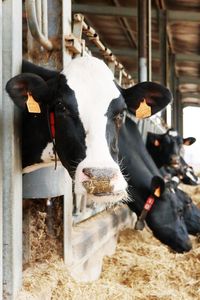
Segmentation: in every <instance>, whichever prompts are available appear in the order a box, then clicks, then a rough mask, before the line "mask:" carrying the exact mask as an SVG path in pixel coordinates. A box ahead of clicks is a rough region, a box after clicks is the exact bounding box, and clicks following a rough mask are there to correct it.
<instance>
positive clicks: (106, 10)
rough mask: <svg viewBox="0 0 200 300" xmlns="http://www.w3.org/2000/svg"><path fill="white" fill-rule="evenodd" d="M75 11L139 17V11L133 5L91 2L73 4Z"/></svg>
mask: <svg viewBox="0 0 200 300" xmlns="http://www.w3.org/2000/svg"><path fill="white" fill-rule="evenodd" d="M72 11H73V13H83V14H86V15H87V14H94V15H103V16H116V17H127V18H128V17H129V18H130V17H137V11H136V10H135V9H134V8H133V7H122V6H120V7H116V6H111V5H110V6H109V5H106V6H103V5H101V6H98V5H89V4H73V5H72Z"/></svg>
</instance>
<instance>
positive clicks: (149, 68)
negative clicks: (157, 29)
mask: <svg viewBox="0 0 200 300" xmlns="http://www.w3.org/2000/svg"><path fill="white" fill-rule="evenodd" d="M151 41H152V36H151V0H147V79H148V81H151V78H152V44H151Z"/></svg>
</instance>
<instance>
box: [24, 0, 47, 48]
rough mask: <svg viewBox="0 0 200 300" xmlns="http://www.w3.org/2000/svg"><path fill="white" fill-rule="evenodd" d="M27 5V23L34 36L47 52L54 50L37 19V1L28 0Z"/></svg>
mask: <svg viewBox="0 0 200 300" xmlns="http://www.w3.org/2000/svg"><path fill="white" fill-rule="evenodd" d="M25 5H26V13H27V21H28V25H29V29H30V32H31V34H32V36H33V37H34V39H35V40H36V41H37V42H38V43H40V44H41V45H42V46H43V47H44V48H45V49H46V50H52V49H53V45H52V42H51V41H50V40H48V39H47V38H46V37H45V36H44V35H43V34H42V32H41V31H40V29H39V26H38V22H37V17H36V10H35V0H26V2H25Z"/></svg>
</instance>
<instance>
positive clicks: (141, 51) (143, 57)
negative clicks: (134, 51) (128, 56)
mask: <svg viewBox="0 0 200 300" xmlns="http://www.w3.org/2000/svg"><path fill="white" fill-rule="evenodd" d="M146 3H147V2H146V0H143V1H141V0H138V2H137V6H138V37H139V40H138V80H139V82H142V81H146V80H147V5H146Z"/></svg>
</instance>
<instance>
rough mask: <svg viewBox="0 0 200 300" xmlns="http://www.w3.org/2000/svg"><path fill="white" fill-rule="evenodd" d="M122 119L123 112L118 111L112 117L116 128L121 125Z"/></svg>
mask: <svg viewBox="0 0 200 300" xmlns="http://www.w3.org/2000/svg"><path fill="white" fill-rule="evenodd" d="M123 119H124V112H120V113H118V114H117V115H116V116H115V117H114V122H115V125H116V127H117V128H120V127H121V125H122V123H123Z"/></svg>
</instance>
